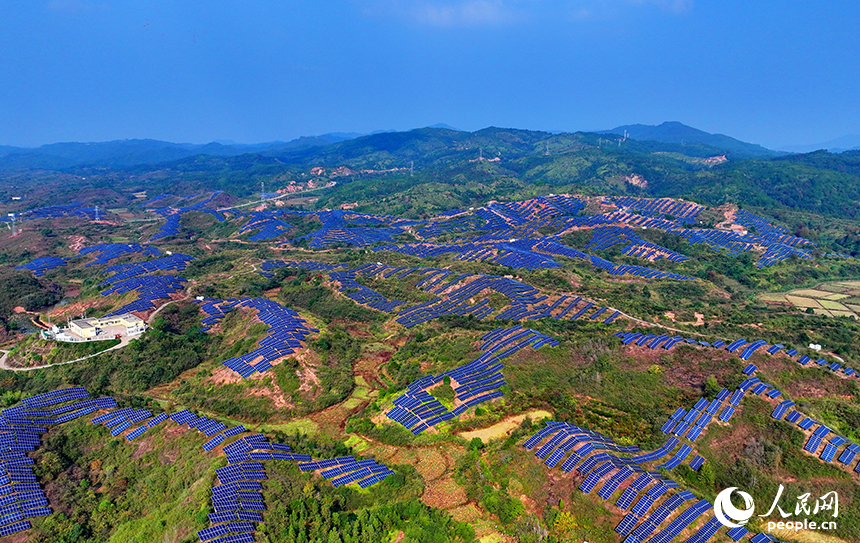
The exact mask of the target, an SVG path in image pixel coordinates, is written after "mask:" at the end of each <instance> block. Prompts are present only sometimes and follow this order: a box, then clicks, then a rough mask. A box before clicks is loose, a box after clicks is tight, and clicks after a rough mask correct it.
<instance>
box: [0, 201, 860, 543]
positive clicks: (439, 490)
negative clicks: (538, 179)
mask: <svg viewBox="0 0 860 543" xmlns="http://www.w3.org/2000/svg"><path fill="white" fill-rule="evenodd" d="M326 190H328V191H329V192H325V191H323V192H320V193H319V195H320V197H321V198H326V197H327V195H331V194H332V193H333V192H334V191H335V190H338V189H336V187H329V188H328V189H326ZM269 196H270V198H269V199H268V200H264V201H263V202H258V201H253V202H251V201H249V202H245V203H247V204H248V205H245V203H241V202H240V203H238V204H237V202H236V201H229V202H225V201H223V200H221V199H223V198H225V196H224V195H223V193H219V192H217V191H216V190H205V191H197V192H193V193H189V194H188V195H187V196H171V195H169V194H162V195H159V196H158V197H148V198H147V200H146V201H143V202H140V203H138V204H135V205H132V206H131V207H130V208H129V209H128V210H127V211H128V213H127V215H129V216H128V217H120V216H119V215H115V216H113V217H110V218H111V220H110V221H102V220H101V218H100V220H99V221H95V218H94V217H90V216H89V212H88V211H87V210H88V209H89V207H88V204H77V203H75V204H70V205H64V206H51V207H49V208H45V209H34V210H32V212H30V213H28V214H26V215H23V214H22V216H21V217H22V223H21V224H23V231H22V233H21V234H19V235H16V236H14V237H12V238H5V239H4V240H3V241H2V244H3V246H4V247H10V251H9V253H8V257H7V259H8V260H9V262H8V266H7V268H8V270H7V271H8V273H14V274H21V277H23V278H26V279H27V281H29V282H30V283H28V284H29V285H30V286H29V287H28V288H30V289H31V290H32V291H34V292H54V293H56V296H55V298H56V299H48V298H46V300H45V301H44V302H42V303H39V301H38V300H33V301H32V303H29V304H27V303H24V302H22V303H21V305H22V307H20V308H19V309H20V311H16V310H13V309H12V307H11V306H13V305H16V304H10V307H9V308H8V309H6V308H5V306H4V308H3V309H4V311H6V312H7V313H8V314H4V315H0V317H2V318H3V319H4V322H8V323H12V324H14V326H13V325H8V326H7V327H6V333H7V337H8V339H9V341H8V342H7V343H6V344H5V345H6V346H4V347H3V349H6V350H10V351H12V353H10V354H9V356H7V357H6V358H7V359H9V360H15V361H16V363H15V364H12V365H8V366H6V365H4V367H8V369H6V370H3V371H0V387H2V395H0V397H1V398H2V407H3V409H4V410H3V412H2V416H3V418H2V420H0V423H2V425H0V442H2V450H3V451H5V452H0V454H3V455H4V456H3V467H2V469H3V470H5V473H4V474H3V475H0V476H2V477H6V478H7V479H8V481H7V482H6V483H5V485H0V488H3V489H5V490H4V491H5V494H3V495H2V496H4V498H3V500H4V502H3V503H4V505H3V507H4V509H3V511H2V512H0V513H2V514H0V526H2V528H0V530H3V532H2V533H3V534H4V537H7V538H8V540H9V541H68V542H73V541H140V542H146V541H182V542H192V541H203V542H210V541H211V542H218V543H234V542H249V541H259V542H276V541H290V542H292V541H296V542H317V541H319V542H332V541H334V542H340V543H348V542H359V541H374V542H375V541H393V542H400V541H463V542H465V541H473V540H480V541H482V542H485V543H489V542H494V541H521V542H539V541H546V542H547V543H550V542H563V541H583V540H587V541H591V542H618V541H624V542H626V543H642V542H650V541H653V542H654V543H661V542H669V541H688V542H691V543H700V542H705V541H730V540H731V541H739V540H741V539H745V540H749V541H752V542H753V543H761V542H764V541H774V540H776V539H777V538H778V539H779V540H784V541H812V540H817V541H856V540H858V539H860V517H858V512H860V509H858V508H857V507H856V503H858V502H857V501H855V500H858V499H860V486H859V485H858V483H860V463H858V462H860V457H858V456H857V453H858V452H860V445H858V444H860V434H858V431H857V423H858V421H860V409H858V407H857V405H858V404H857V401H858V393H860V389H858V381H857V379H858V372H857V370H856V369H855V368H860V352H858V350H857V341H856V340H857V337H860V336H858V333H860V326H858V324H857V323H856V321H855V320H854V319H850V318H841V319H833V318H829V317H828V316H826V315H817V314H815V312H813V313H809V312H807V311H805V310H804V309H805V307H806V306H801V308H800V309H798V308H796V307H793V306H792V305H789V304H788V303H786V304H780V305H775V304H767V303H765V302H764V301H762V300H765V301H775V300H776V297H777V296H782V297H783V299H785V300H788V301H790V298H789V297H790V296H801V295H802V291H797V290H795V291H792V292H784V291H785V290H786V288H795V289H811V288H812V287H816V285H819V284H820V285H821V286H818V287H816V288H815V292H816V293H821V294H822V295H821V296H818V298H820V301H819V302H817V303H819V304H821V307H822V308H824V309H828V310H831V309H832V308H827V307H826V306H824V305H823V304H824V302H825V301H836V302H839V300H836V299H835V298H832V297H831V298H828V296H830V295H831V294H828V293H832V294H836V295H838V296H840V295H842V290H844V289H849V288H850V287H851V285H852V283H850V281H856V280H860V266H858V265H857V263H856V262H855V259H854V258H852V257H851V256H850V255H847V254H836V253H834V251H833V250H832V249H831V248H829V247H822V246H821V245H822V244H821V243H819V242H820V241H821V240H820V239H818V238H816V236H815V235H813V234H814V232H813V233H810V234H807V235H806V236H801V235H799V234H801V232H799V231H796V230H795V229H790V228H789V227H788V226H787V225H786V224H780V221H779V220H777V219H775V218H773V217H769V216H766V215H765V213H764V212H763V211H761V210H759V209H754V208H748V207H747V206H743V205H742V206H740V207H739V205H738V202H729V203H726V204H724V205H720V206H708V205H705V204H703V203H696V202H693V201H688V200H683V199H670V198H660V199H651V198H645V197H641V196H633V195H626V196H621V195H605V196H604V195H596V194H588V195H585V194H555V193H550V192H549V191H546V192H545V193H543V194H540V195H533V196H531V197H529V198H526V199H520V200H514V201H509V200H504V199H502V198H498V194H496V196H497V199H495V200H493V201H491V202H488V203H486V205H481V206H467V207H458V208H452V209H446V210H443V211H441V212H438V213H435V212H434V213H432V214H427V216H416V215H415V214H407V216H404V215H395V214H382V213H371V212H367V209H366V208H367V206H370V205H371V202H370V201H358V202H356V204H357V207H358V208H362V209H363V210H364V211H363V212H358V211H356V210H355V209H349V207H350V206H339V207H337V208H333V209H316V204H315V203H314V202H311V201H302V202H293V204H292V205H291V204H286V203H285V201H284V199H275V198H277V197H275V196H273V195H269ZM387 198H395V199H403V198H408V196H406V195H405V193H397V194H391V195H390V196H387ZM344 207H345V208H344ZM389 207H390V206H389ZM146 210H152V211H146ZM145 216H148V217H147V218H148V219H156V220H145V221H144V220H142V219H141V217H145ZM812 238H816V239H818V241H815V240H814V239H812ZM9 240H12V241H9ZM834 281H838V283H833V282H834ZM829 285H835V286H832V287H831V286H829ZM834 289H837V290H834ZM838 289H842V290H838ZM28 292H30V291H28ZM776 292H779V294H775V293H776ZM807 294H809V293H807ZM844 294H845V296H848V297H849V298H850V296H851V295H852V294H851V293H850V292H848V291H847V290H846V291H845V293H844ZM825 295H826V296H825ZM810 296H811V294H810ZM849 298H844V299H849ZM846 307H848V306H846ZM832 310H833V311H836V310H835V309H832ZM28 311H29V313H28ZM126 312H133V313H134V314H136V315H138V316H140V317H141V318H143V319H144V320H145V321H147V323H148V326H149V330H148V331H147V332H146V333H145V334H143V335H142V336H140V337H139V338H138V339H133V340H131V341H128V342H127V345H121V346H120V347H119V348H116V349H114V350H111V351H108V352H104V353H102V354H97V355H96V356H94V357H91V358H86V359H82V360H79V361H76V362H72V363H69V364H62V365H52V363H53V361H62V362H66V361H68V360H69V359H70V357H69V356H66V355H65V354H63V353H62V352H60V350H57V351H54V349H60V347H58V346H55V345H53V344H52V343H51V340H50V339H45V338H43V337H40V336H38V335H37V333H39V332H40V330H43V329H48V328H50V326H49V325H48V323H63V322H65V321H66V320H67V319H68V318H76V317H78V316H79V315H81V314H85V315H87V316H95V315H98V316H102V315H114V314H122V313H126ZM27 323H29V324H27ZM811 343H812V344H820V345H821V346H822V348H821V350H812V349H810V348H809V344H811ZM80 347H87V348H90V350H92V349H93V346H92V345H84V346H80ZM93 352H95V351H93ZM47 353H53V354H51V355H48V354H47ZM87 354H92V353H91V352H90V351H87ZM36 355H38V356H40V357H44V360H42V362H43V365H44V366H45V367H41V368H39V369H35V370H33V369H32V368H27V367H26V366H33V365H35V364H36V363H37V362H38V361H35V359H34V357H35V356H36ZM28 357H29V358H28ZM25 359H33V360H29V362H27V361H24V362H21V360H25ZM4 364H5V362H4ZM18 370H27V371H18ZM780 485H782V488H783V492H782V496H783V498H782V500H783V501H781V502H780V504H781V506H782V507H783V509H785V510H788V509H789V508H792V510H793V506H794V500H795V498H796V497H797V496H799V495H802V494H804V493H807V492H808V493H810V495H811V496H812V497H813V499H817V498H818V497H819V496H821V495H824V494H826V493H827V492H831V491H836V492H838V495H839V511H838V518H837V522H838V527H837V529H836V530H833V531H832V532H828V533H826V534H824V533H823V532H813V531H809V530H801V531H798V532H791V533H788V532H785V531H782V532H779V533H776V531H775V530H772V529H769V527H768V524H767V521H768V520H769V518H760V517H753V520H751V521H750V522H749V523H748V524H746V525H745V526H744V527H741V528H734V529H728V528H727V527H725V526H724V525H723V524H722V523H721V522H720V520H719V519H717V518H716V516H715V514H714V508H713V504H714V501H715V499H716V497H717V494H718V493H719V492H720V491H721V490H723V489H725V488H729V487H738V488H741V489H743V490H745V491H746V492H749V493H750V494H751V496H752V498H753V499H754V500H755V503H756V504H757V506H758V507H765V506H764V505H761V504H767V505H769V504H770V503H771V502H772V501H773V497H774V496H775V495H776V493H777V489H778V488H780ZM756 511H757V512H758V511H759V510H758V509H757V510H756ZM765 511H766V509H765ZM762 512H764V511H762ZM833 512H834V511H833V510H832V509H827V510H821V511H818V512H817V513H816V514H814V515H812V516H811V517H810V519H811V520H816V521H819V522H825V521H829V520H831V519H832V518H833ZM773 518H776V517H773ZM769 532H770V533H773V534H774V535H769ZM5 534H8V535H5ZM822 535H825V536H826V537H827V538H830V539H822V538H821V537H822Z"/></svg>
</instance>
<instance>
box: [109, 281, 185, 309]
mask: <svg viewBox="0 0 860 543" xmlns="http://www.w3.org/2000/svg"><path fill="white" fill-rule="evenodd" d="M185 282H186V280H185V279H184V278H182V277H177V276H173V275H155V276H147V275H144V276H139V277H130V278H128V279H124V280H121V281H118V282H116V283H114V284H112V285H111V287H110V288H108V289H107V290H104V291H102V293H101V295H102V296H110V295H111V294H126V293H128V292H133V291H134V292H137V300H135V301H133V302H130V303H127V304H125V305H124V306H122V307H120V308H119V309H116V310H114V311H112V312H110V313H108V315H106V316H108V317H111V316H114V315H122V314H124V313H131V312H133V311H149V310H151V309H155V307H156V305H155V300H159V299H164V298H167V299H169V298H170V295H171V294H175V293H177V292H180V291H182V290H183V289H184V288H185V286H184V285H183V283H185Z"/></svg>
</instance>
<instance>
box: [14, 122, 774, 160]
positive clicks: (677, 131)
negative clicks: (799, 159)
mask: <svg viewBox="0 0 860 543" xmlns="http://www.w3.org/2000/svg"><path fill="white" fill-rule="evenodd" d="M427 129H431V130H442V131H448V132H449V133H458V134H459V136H454V135H453V134H451V136H452V137H453V139H455V140H456V139H463V138H466V137H467V135H468V134H475V135H478V134H481V133H482V132H483V131H478V132H474V133H469V132H464V131H461V130H458V129H456V128H454V127H452V126H449V125H446V124H444V123H439V124H435V125H433V126H430V127H427V128H426V129H418V131H410V132H397V131H393V130H392V131H382V130H381V131H376V132H373V133H372V134H369V135H364V134H358V133H354V132H333V133H329V134H323V135H320V136H307V137H301V138H297V139H294V140H292V141H287V142H283V141H275V142H267V143H258V144H250V145H248V144H237V143H233V142H228V141H222V142H212V143H208V144H191V143H172V142H167V141H159V140H150V139H131V140H115V141H107V142H99V143H75V142H70V143H53V144H49V145H43V146H41V147H37V148H20V147H10V146H0V168H2V169H5V170H66V169H74V168H79V167H107V168H123V167H131V166H138V165H144V164H159V163H162V162H171V161H176V160H182V159H186V158H190V157H194V156H199V155H207V156H212V157H236V156H241V155H246V154H258V155H263V156H268V157H281V156H285V155H288V156H295V155H296V153H299V154H304V152H306V151H310V150H312V149H320V150H321V148H324V147H326V146H330V145H332V144H336V143H341V142H346V141H351V140H360V141H363V139H364V138H368V137H373V136H381V135H385V134H388V135H389V136H387V138H388V139H389V140H390V139H391V138H392V136H390V135H392V134H400V135H405V134H411V135H412V136H415V135H418V134H423V133H422V132H420V131H421V130H427ZM625 131H626V133H627V134H628V137H629V138H630V139H633V140H640V141H654V142H661V143H670V144H679V145H683V146H690V147H699V148H700V150H701V148H702V147H707V148H711V149H712V151H713V152H715V153H721V152H722V153H730V154H734V155H738V156H745V157H756V156H762V157H763V156H777V155H780V154H784V153H783V152H778V151H771V150H769V149H765V148H764V147H761V146H760V145H755V144H752V143H745V142H742V141H740V140H737V139H735V138H731V137H729V136H724V135H722V134H709V133H707V132H704V131H702V130H698V129H696V128H692V127H690V126H686V125H684V124H681V123H679V122H665V123H663V124H661V125H658V126H648V125H641V124H634V125H627V126H619V127H617V128H613V129H612V130H605V131H602V132H600V134H618V135H619V136H621V135H623V134H624V133H625ZM515 132H521V133H525V132H524V131H515ZM540 134H543V136H541V137H542V138H549V137H551V136H553V135H557V134H555V133H549V132H542V133H540ZM401 137H403V136H401ZM393 138H394V139H395V140H396V139H398V137H397V136H394V137H393ZM360 141H359V144H358V147H361V144H360ZM323 154H326V153H323Z"/></svg>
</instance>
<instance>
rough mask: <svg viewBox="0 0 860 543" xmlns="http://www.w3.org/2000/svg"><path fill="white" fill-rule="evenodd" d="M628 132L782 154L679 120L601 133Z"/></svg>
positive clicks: (733, 149) (729, 149)
mask: <svg viewBox="0 0 860 543" xmlns="http://www.w3.org/2000/svg"><path fill="white" fill-rule="evenodd" d="M625 132H626V133H627V137H629V138H631V139H634V140H643V141H659V142H662V143H680V144H682V145H683V144H690V143H701V144H703V145H707V146H709V147H715V148H717V149H724V150H725V151H727V152H731V153H736V154H740V155H747V156H776V155H781V154H784V153H781V152H779V151H772V150H770V149H766V148H764V147H762V146H761V145H757V144H755V143H746V142H744V141H741V140H738V139H735V138H732V137H730V136H726V135H723V134H711V133H709V132H705V131H703V130H699V129H697V128H693V127H692V126H687V125H685V124H683V123H679V122H678V121H667V122H664V123H663V124H659V125H656V126H654V125H647V124H628V125H625V126H618V127H616V128H613V129H612V130H603V131H601V132H600V133H601V134H618V135H619V136H623V135H624V134H625Z"/></svg>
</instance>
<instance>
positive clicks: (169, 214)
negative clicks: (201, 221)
mask: <svg viewBox="0 0 860 543" xmlns="http://www.w3.org/2000/svg"><path fill="white" fill-rule="evenodd" d="M219 194H221V191H220V190H216V191H214V192H212V194H210V195H209V196H207V197H205V198H203V199H202V200H200V199H199V198H201V197H203V196H204V194H203V193H202V194H194V195H192V196H188V197H185V198H182V199H181V200H179V201H177V202H174V203H173V204H172V205H171V206H165V207H157V208H154V209H150V211H153V212H155V213H157V214H159V215H161V216H162V217H164V218H165V219H166V220H165V222H164V224H163V225H161V227H160V228H159V229H158V232H156V233H155V234H154V235H153V236H152V238H151V239H150V241H155V240H157V239H162V238H167V237H171V236H176V235H178V234H179V221H180V219H181V218H182V215H184V214H185V213H188V212H190V211H208V212H210V213H212V214H213V215H215V217H216V218H217V219H219V220H223V218H222V217H221V216H220V215H219V214H218V213H217V212H216V211H213V210H211V209H204V206H205V205H206V204H208V203H209V202H211V201H212V200H214V199H215V197H216V196H218V195H219ZM168 196H170V195H161V196H160V197H158V198H155V199H153V200H150V201H149V202H147V204H149V205H146V204H144V207H150V206H151V204H152V203H154V202H155V201H158V200H161V199H163V198H165V197H168ZM193 200H197V201H196V202H195V203H194V204H191V205H186V206H183V207H177V206H178V204H179V203H181V202H187V201H193Z"/></svg>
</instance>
